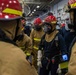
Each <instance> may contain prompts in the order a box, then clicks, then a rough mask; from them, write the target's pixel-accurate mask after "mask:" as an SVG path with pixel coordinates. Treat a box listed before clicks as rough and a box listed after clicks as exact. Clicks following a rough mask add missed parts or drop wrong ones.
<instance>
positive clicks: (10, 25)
mask: <svg viewBox="0 0 76 75" xmlns="http://www.w3.org/2000/svg"><path fill="white" fill-rule="evenodd" d="M17 23H18V22H17V20H10V21H0V29H1V30H3V31H4V32H5V34H6V35H7V36H8V37H9V38H10V39H12V40H13V39H14V38H15V33H16V27H17ZM18 26H19V30H18V33H17V35H19V34H20V33H21V29H22V25H21V22H20V20H19V24H18Z"/></svg>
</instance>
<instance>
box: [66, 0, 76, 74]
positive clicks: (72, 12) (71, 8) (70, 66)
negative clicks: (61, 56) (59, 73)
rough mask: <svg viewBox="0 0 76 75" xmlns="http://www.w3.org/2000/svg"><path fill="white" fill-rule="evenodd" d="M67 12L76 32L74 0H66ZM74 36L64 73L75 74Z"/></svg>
mask: <svg viewBox="0 0 76 75" xmlns="http://www.w3.org/2000/svg"><path fill="white" fill-rule="evenodd" d="M68 7H69V13H70V21H71V24H70V25H71V27H72V28H73V29H74V30H75V32H76V1H75V0H74V1H72V0H69V1H68ZM75 57H76V37H75V38H74V40H73V42H72V44H71V46H70V61H69V64H68V72H67V74H66V75H76V58H75Z"/></svg>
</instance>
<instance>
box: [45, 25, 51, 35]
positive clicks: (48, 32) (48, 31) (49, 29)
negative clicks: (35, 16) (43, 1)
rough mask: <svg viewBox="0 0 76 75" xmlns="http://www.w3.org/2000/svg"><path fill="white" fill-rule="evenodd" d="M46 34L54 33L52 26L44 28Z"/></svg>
mask: <svg viewBox="0 0 76 75" xmlns="http://www.w3.org/2000/svg"><path fill="white" fill-rule="evenodd" d="M44 32H45V33H47V34H50V33H51V32H52V27H51V26H50V27H49V26H44Z"/></svg>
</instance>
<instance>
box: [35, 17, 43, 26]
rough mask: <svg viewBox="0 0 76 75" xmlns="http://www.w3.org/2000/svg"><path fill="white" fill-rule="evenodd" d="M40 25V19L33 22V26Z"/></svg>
mask: <svg viewBox="0 0 76 75" xmlns="http://www.w3.org/2000/svg"><path fill="white" fill-rule="evenodd" d="M41 24H42V20H41V19H40V18H36V19H35V20H34V25H41Z"/></svg>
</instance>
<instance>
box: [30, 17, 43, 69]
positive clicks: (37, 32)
mask: <svg viewBox="0 0 76 75" xmlns="http://www.w3.org/2000/svg"><path fill="white" fill-rule="evenodd" d="M43 34H44V31H43V29H42V20H41V19H40V18H36V19H35V20H34V29H33V30H32V31H31V33H30V37H31V39H32V42H33V46H32V47H33V50H32V54H33V64H34V66H35V68H36V69H37V51H38V46H39V43H40V40H41V37H42V36H43Z"/></svg>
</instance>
